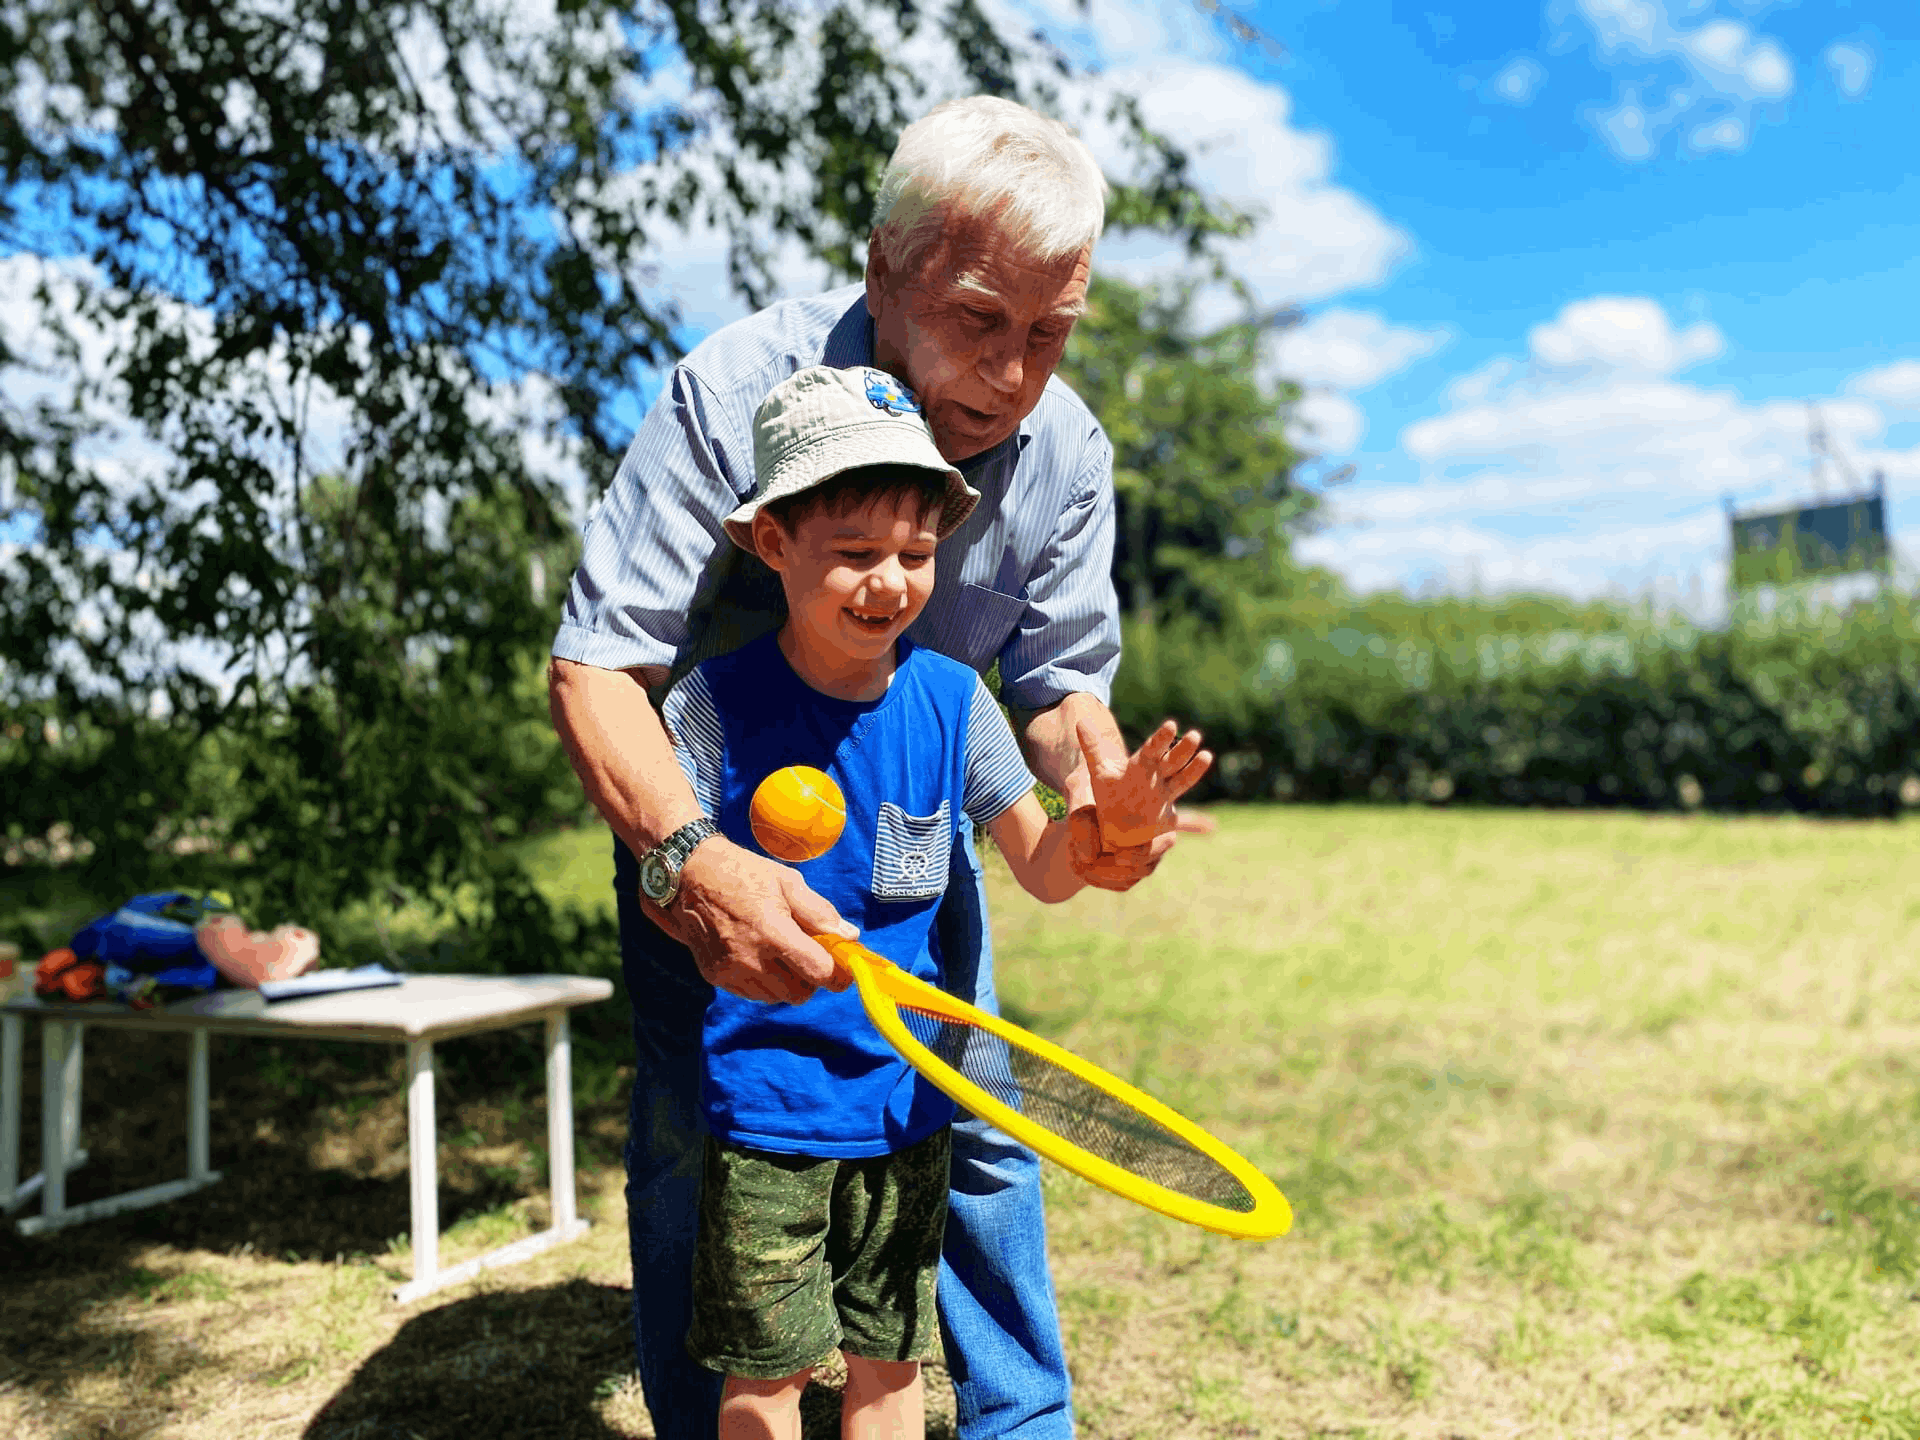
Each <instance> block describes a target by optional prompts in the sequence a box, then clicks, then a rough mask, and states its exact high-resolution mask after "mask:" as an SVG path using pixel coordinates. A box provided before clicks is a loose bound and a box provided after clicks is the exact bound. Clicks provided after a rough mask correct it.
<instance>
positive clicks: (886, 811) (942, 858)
mask: <svg viewBox="0 0 1920 1440" xmlns="http://www.w3.org/2000/svg"><path fill="white" fill-rule="evenodd" d="M952 857H953V821H952V818H951V812H950V811H949V810H948V809H947V802H946V801H945V800H942V801H941V802H940V808H939V809H938V810H936V811H934V812H933V814H931V815H909V814H908V813H907V812H906V811H904V810H902V809H901V808H900V807H899V806H898V805H896V804H894V803H893V802H892V801H891V800H882V801H881V802H880V820H879V830H878V833H876V834H875V835H874V837H873V896H874V899H876V900H932V899H934V898H935V897H937V896H939V895H941V894H943V893H944V892H945V890H946V888H947V865H948V862H949V861H950V860H951V859H952Z"/></svg>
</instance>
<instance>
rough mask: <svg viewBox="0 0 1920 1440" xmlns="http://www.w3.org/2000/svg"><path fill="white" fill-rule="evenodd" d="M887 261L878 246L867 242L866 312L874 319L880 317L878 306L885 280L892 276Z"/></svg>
mask: <svg viewBox="0 0 1920 1440" xmlns="http://www.w3.org/2000/svg"><path fill="white" fill-rule="evenodd" d="M892 273H893V272H892V271H890V270H889V269H887V262H886V259H885V257H884V256H882V255H881V253H880V247H879V246H878V245H875V244H874V243H873V242H872V241H868V242H867V314H868V315H869V316H870V317H872V318H873V319H875V320H878V319H879V318H880V307H881V304H882V302H883V301H884V300H885V298H886V293H887V281H888V279H889V278H890V277H891V276H892Z"/></svg>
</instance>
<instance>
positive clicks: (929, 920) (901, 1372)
mask: <svg viewBox="0 0 1920 1440" xmlns="http://www.w3.org/2000/svg"><path fill="white" fill-rule="evenodd" d="M754 463H755V473H756V476H757V480H758V484H757V488H756V493H755V495H754V498H753V499H752V500H751V501H749V502H748V503H747V504H745V505H742V506H741V507H740V508H739V509H738V510H736V511H734V513H733V514H732V515H730V516H728V517H727V520H726V521H725V527H726V531H727V534H728V536H729V537H730V538H731V539H732V540H733V542H734V543H735V544H737V545H739V546H741V547H742V548H744V549H747V550H750V551H752V552H753V553H754V554H757V555H758V556H759V557H760V558H761V559H762V560H763V561H765V562H766V564H767V565H768V566H769V567H770V568H771V569H772V570H773V571H774V572H775V573H776V574H777V575H778V576H779V579H780V583H781V586H782V588H783V589H784V590H785V592H786V598H787V610H788V618H787V620H786V622H785V624H784V625H782V627H781V628H780V629H779V631H778V632H777V633H776V634H773V635H769V636H766V637H764V638H762V639H760V640H758V641H755V642H753V643H751V644H749V645H747V646H745V647H744V648H742V649H740V650H738V651H736V652H734V653H733V654H731V655H727V656H723V657H721V658H718V659H714V660H708V661H706V662H705V663H703V664H702V665H700V666H699V667H697V668H696V669H694V670H693V671H691V672H690V673H689V674H688V675H687V676H686V677H685V678H684V679H683V680H682V681H681V682H680V684H679V685H678V687H677V688H676V689H675V690H674V691H673V692H672V694H671V695H669V696H668V698H667V701H666V704H665V707H664V712H665V717H666V721H667V725H668V728H669V731H670V732H671V733H672V735H673V736H674V739H675V744H676V747H677V751H678V754H679V758H680V762H681V765H682V768H683V769H684V770H685V771H686V774H687V777H688V779H689V780H690V781H691V783H692V785H693V788H694V793H695V794H696V795H697V796H698V797H699V798H700V801H701V804H702V806H703V808H704V809H705V810H706V812H707V814H708V815H709V816H711V817H712V818H713V820H714V821H715V823H716V824H717V825H718V827H719V829H720V831H721V832H722V833H724V834H725V835H726V836H727V837H728V838H730V839H731V840H733V841H735V842H736V843H738V844H741V845H746V846H753V845H754V844H755V841H754V837H753V833H752V830H751V828H750V826H749V824H748V807H749V804H750V802H751V800H752V796H753V792H754V790H755V788H756V787H757V786H758V785H759V783H760V781H761V780H762V779H764V778H765V777H766V776H768V775H770V774H772V773H773V772H774V771H776V770H779V769H782V768H783V767H785V766H788V765H810V766H813V767H816V768H818V769H821V770H824V771H826V772H827V773H828V774H829V775H830V776H832V778H833V779H834V780H835V781H836V782H837V783H838V785H839V787H840V790H841V792H842V793H843V795H844V796H845V799H846V823H845V827H844V829H843V831H842V833H841V837H840V839H839V841H838V842H837V843H836V844H835V845H834V846H833V847H832V848H831V849H829V850H828V851H827V852H826V853H825V854H824V855H821V856H819V857H818V858H816V859H813V860H809V861H806V862H804V863H802V864H801V865H799V866H798V867H797V868H798V869H799V871H800V873H801V874H802V875H803V876H804V877H805V878H806V881H807V883H808V884H809V885H810V886H811V887H812V888H813V889H814V890H815V891H817V892H818V893H819V894H821V895H822V896H824V897H825V898H826V899H828V900H830V901H831V902H832V903H833V904H834V906H835V907H836V908H837V909H838V911H839V913H840V914H841V915H842V916H844V917H845V918H846V919H848V920H850V921H852V922H853V923H854V924H855V925H857V926H858V927H859V928H860V931H861V936H862V939H863V941H864V943H866V944H867V945H868V946H870V947H871V948H873V949H874V950H876V951H878V952H880V953H881V954H883V955H885V956H886V957H887V958H889V959H890V960H892V961H893V962H894V963H895V964H898V965H900V966H902V967H904V968H905V969H907V970H910V971H911V972H912V973H914V974H915V975H918V976H920V977H922V978H923V979H927V980H931V981H934V982H936V983H938V981H939V980H940V960H939V954H938V950H937V944H936V941H935V939H934V935H933V918H934V912H935V910H936V908H937V907H938V906H939V903H940V897H941V894H942V892H943V890H944V889H945V887H946V883H947V867H948V861H949V857H950V854H951V852H952V849H953V846H954V843H955V837H956V834H957V827H958V824H959V817H960V815H961V813H962V812H964V813H965V814H966V815H967V816H969V817H970V818H971V819H972V821H973V823H974V825H975V826H977V827H980V828H983V829H985V830H986V831H987V832H988V833H989V834H990V835H992V836H993V839H994V842H995V843H996V844H997V845H998V846H999V847H1000V849H1001V852H1002V853H1003V854H1004V855H1005V856H1006V858H1007V863H1008V865H1009V866H1010V867H1011V869H1012V870H1013V873H1014V876H1015V877H1016V878H1017V879H1018V880H1019V882H1020V883H1021V884H1022V885H1023V886H1025V887H1026V889H1027V890H1028V891H1030V892H1031V893H1033V894H1034V895H1036V896H1038V897H1039V898H1041V899H1042V900H1047V901H1057V900H1064V899H1066V898H1067V897H1068V896H1069V895H1072V894H1073V893H1074V892H1075V891H1077V890H1078V889H1079V888H1080V885H1081V882H1080V880H1079V879H1078V877H1077V876H1076V875H1075V873H1074V871H1073V869H1072V866H1071V865H1070V863H1069V858H1068V851H1069V841H1068V836H1067V829H1066V826H1065V825H1064V824H1057V823H1049V821H1048V819H1047V816H1046V812H1045V811H1044V810H1043V809H1042V808H1041V805H1040V802H1039V801H1038V800H1037V799H1036V798H1035V797H1034V794H1033V776H1032V775H1031V774H1030V773H1029V772H1028V770H1027V767H1026V765H1025V763H1024V762H1023V760H1022V758H1021V755H1020V752H1019V749H1018V747H1017V746H1016V745H1015V742H1014V738H1013V734H1012V731H1011V730H1010V729H1009V727H1008V725H1007V722H1006V718H1005V717H1004V715H1002V713H1001V711H1000V709H999V707H998V706H997V705H996V704H995V703H994V701H993V698H992V696H991V695H990V694H989V693H988V691H987V689H986V686H985V685H984V684H983V683H982V682H981V680H980V677H979V676H977V675H976V674H974V672H973V671H972V670H970V669H968V668H967V667H966V666H964V665H962V664H960V663H959V662H958V661H954V660H950V659H948V658H946V657H945V656H942V655H937V654H934V653H933V652H931V651H928V650H922V649H919V648H917V647H915V646H914V645H913V643H912V642H911V641H909V640H908V639H907V638H906V631H907V629H908V628H909V627H910V626H911V625H912V624H913V622H914V620H915V619H916V618H917V617H918V616H919V614H920V612H921V610H922V609H923V608H924V607H925V606H926V603H927V599H928V597H929V596H930V595H931V594H932V593H933V578H934V550H935V547H936V545H937V544H938V543H939V542H940V541H941V540H942V539H943V538H945V537H946V536H947V535H948V534H950V533H951V532H952V531H953V530H954V529H955V528H957V527H958V526H959V525H960V524H961V522H962V521H964V520H965V519H966V518H967V515H968V513H969V512H970V511H971V510H972V509H973V506H974V504H975V502H976V501H977V500H978V499H979V496H978V494H977V493H976V492H974V491H973V490H972V489H971V488H969V487H968V486H967V484H966V483H965V481H963V480H962V479H961V477H960V475H959V473H958V472H957V471H956V470H954V469H953V468H952V467H951V466H950V465H948V464H947V463H946V461H945V460H943V459H942V458H941V457H940V454H939V452H938V450H936V449H935V448H934V443H933V437H932V433H931V432H930V431H929V430H928V428H927V425H926V422H925V420H924V419H923V418H922V416H921V414H920V411H919V406H918V404H917V403H916V402H915V400H914V398H913V397H912V396H911V395H909V394H908V393H906V391H905V390H903V389H902V388H901V387H900V385H899V383H898V382H897V381H895V380H894V379H893V378H892V377H891V376H889V375H886V374H884V373H882V372H880V371H878V370H870V369H864V368H861V369H853V370H834V369H829V368H827V367H824V366H815V367H813V368H810V369H806V370H801V371H799V372H798V373H797V374H795V375H793V376H792V377H791V378H789V379H788V380H786V381H784V382H783V383H781V384H780V385H779V386H777V387H776V388H775V389H774V390H773V392H772V393H771V394H770V395H769V396H768V397H767V399H766V401H765V403H764V404H762V406H761V407H760V410H759V413H758V414H757V415H756V416H755V420H754ZM703 1042H704V1043H703V1055H704V1059H703V1064H704V1072H703V1076H702V1101H703V1105H704V1109H705V1112H706V1121H707V1125H708V1128H709V1130H710V1132H711V1138H710V1139H709V1141H708V1143H707V1154H706V1170H705V1175H704V1180H703V1195H702V1201H701V1216H700V1221H701V1230H700V1238H699V1244H698V1249H697V1252H696V1256H695V1261H694V1319H693V1326H692V1329H691V1331H690V1333H689V1335H688V1337H687V1347H688V1350H689V1351H690V1353H691V1354H692V1355H693V1357H694V1358H695V1359H696V1360H698V1361H699V1362H700V1363H702V1364H703V1365H706V1366H708V1367H709V1368H712V1369H715V1370H719V1371H722V1372H723V1373H725V1375H726V1376H727V1381H726V1388H725V1391H724V1394H723V1398H722V1401H721V1408H720V1434H721V1435H722V1437H727V1440H733V1437H747V1436H752V1437H756V1440H758V1437H783V1440H785V1437H790V1440H798V1437H799V1434H800V1415H799V1401H800V1394H801V1391H802V1390H803V1389H804V1388H805V1387H806V1383H807V1379H808V1377H809V1376H810V1375H811V1374H812V1372H813V1370H814V1368H815V1367H816V1366H817V1365H819V1364H820V1363H821V1362H822V1361H823V1360H825V1359H826V1358H827V1357H828V1356H829V1355H830V1354H831V1353H832V1352H833V1351H834V1350H835V1349H839V1350H841V1351H842V1352H843V1353H844V1354H845V1356H846V1363H847V1387H846V1392H845V1399H844V1401H843V1404H842V1409H841V1434H842V1436H843V1437H853V1436H861V1437H868V1436H871V1437H880V1436H886V1437H889V1440H892V1437H898V1436H907V1435H919V1434H922V1433H924V1418H923V1417H924V1408H923V1403H922V1391H921V1380H920V1362H921V1361H923V1360H926V1359H928V1358H930V1357H931V1356H932V1354H933V1351H934V1335H935V1330H936V1320H935V1314H934V1278H935V1275H936V1272H937V1268H938V1265H939V1259H940V1241H941V1232H942V1228H943V1226H944V1223H945V1218H946V1207H947V1155H948V1126H949V1124H950V1123H951V1121H952V1118H953V1113H954V1112H953V1105H952V1103H951V1102H950V1101H948V1100H947V1099H946V1098H945V1097H944V1096H943V1095H941V1094H940V1093H939V1092H938V1091H937V1090H935V1089H933V1087H932V1086H930V1085H928V1084H927V1083H926V1082H924V1081H922V1080H920V1079H919V1078H918V1076H917V1075H916V1074H915V1073H914V1072H913V1071H912V1070H911V1069H910V1068H909V1067H908V1066H907V1064H906V1062H905V1061H903V1060H901V1059H900V1058H899V1056H898V1055H897V1054H896V1053H895V1052H894V1051H893V1049H892V1048H891V1047H890V1046H889V1045H888V1044H887V1043H886V1041H884V1040H882V1039H881V1038H880V1036H879V1034H878V1033H877V1032H876V1031H875V1030H874V1029H873V1027H872V1025H871V1024H870V1023H869V1022H868V1020H867V1017H866V1014H865V1012H864V1011H863V1010H862V1009H861V1006H860V1000H859V996H858V994H857V993H856V992H855V991H853V990H848V991H846V992H844V993H841V994H833V993H829V992H827V991H819V992H816V993H815V994H814V995H813V996H812V997H811V998H809V999H808V1000H807V1001H806V1002H805V1003H803V1004H800V1005H796V1006H780V1005H765V1004H760V1003H757V1002H754V1001H751V1000H745V999H742V998H740V997H738V996H735V995H730V994H728V993H727V992H725V991H719V992H716V993H715V995H714V999H713V1003H712V1004H711V1005H710V1006H709V1007H708V1010H707V1013H706V1020H705V1030H704V1036H703Z"/></svg>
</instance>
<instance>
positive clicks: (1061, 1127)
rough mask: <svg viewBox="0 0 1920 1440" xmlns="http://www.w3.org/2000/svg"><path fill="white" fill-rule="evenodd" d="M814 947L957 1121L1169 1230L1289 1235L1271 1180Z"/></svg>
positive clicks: (985, 1020) (845, 958) (1022, 1048)
mask: <svg viewBox="0 0 1920 1440" xmlns="http://www.w3.org/2000/svg"><path fill="white" fill-rule="evenodd" d="M814 938H815V939H816V940H818V941H819V942H820V943H821V944H822V945H824V946H825V947H826V949H827V952H828V953H829V954H831V955H832V956H833V958H834V961H835V963H836V964H838V965H839V966H840V968H841V969H843V970H845V971H846V972H847V973H848V974H850V975H851V976H852V977H853V980H854V983H855V984H856V985H858V986H859V987H860V1003H861V1004H862V1005H863V1006H865V1008H866V1012H867V1016H868V1018H869V1019H871V1020H872V1021H873V1024H874V1028H875V1029H877V1030H878V1031H879V1032H880V1033H881V1035H882V1036H884V1037H885V1038H886V1040H887V1043H888V1044H890V1045H892V1046H893V1048H894V1049H896V1050H898V1051H899V1052H900V1054H901V1055H902V1056H903V1057H904V1058H905V1059H906V1061H907V1063H908V1064H910V1065H912V1066H913V1068H914V1069H915V1070H917V1071H919V1072H920V1073H921V1074H922V1075H924V1076H926V1077H927V1079H928V1080H929V1081H931V1082H932V1083H933V1084H934V1085H935V1086H937V1087H938V1088H939V1089H940V1090H941V1091H942V1092H943V1093H944V1094H946V1095H947V1096H948V1097H949V1098H950V1099H951V1100H952V1101H953V1102H954V1103H955V1104H956V1105H958V1106H960V1107H961V1108H962V1109H963V1110H967V1111H969V1112H971V1113H972V1114H974V1115H977V1116H979V1117H980V1118H981V1119H982V1120H985V1121H986V1122H987V1123H988V1124H990V1125H993V1126H996V1127H997V1128H999V1129H1000V1130H1003V1131H1005V1132H1006V1133H1007V1134H1008V1135H1011V1136H1012V1137H1013V1138H1014V1139H1015V1140H1018V1141H1019V1142H1020V1143H1021V1144H1023V1145H1025V1146H1027V1147H1028V1148H1029V1149H1031V1150H1033V1151H1035V1152H1037V1153H1038V1154H1041V1155H1044V1156H1046V1158H1047V1159H1049V1160H1051V1161H1053V1162H1054V1163H1055V1164H1057V1165H1061V1166H1063V1167H1065V1168H1066V1169H1068V1170H1071V1171H1073V1173H1074V1174H1076V1175H1078V1176H1080V1177H1081V1178H1082V1179H1085V1180H1091V1181H1092V1182H1093V1183H1094V1184H1096V1185H1099V1186H1102V1187H1104V1188H1105V1189H1108V1190H1111V1191H1113V1193H1114V1194H1116V1195H1123V1196H1125V1197H1126V1198H1127V1199H1129V1200H1132V1201H1135V1202H1137V1203H1139V1204H1141V1205H1144V1206H1146V1207H1147V1208H1148V1209H1150V1210H1157V1211H1159V1212H1160V1213H1161V1214H1163V1215H1170V1216H1172V1217H1173V1218H1174V1219H1176V1220H1184V1221H1186V1222H1187V1223H1188V1224H1191V1225H1200V1226H1204V1227H1205V1228H1206V1229H1208V1230H1217V1231H1219V1232H1221V1233H1222V1234H1225V1235H1238V1236H1241V1237H1243V1238H1246V1239H1253V1240H1269V1239H1272V1238H1273V1237H1274V1236H1276V1235H1284V1234H1286V1233H1287V1231H1288V1229H1289V1228H1291V1227H1292V1225H1293V1210H1292V1207H1290V1206H1289V1205H1288V1204H1287V1197H1286V1196H1284V1195H1282V1194H1281V1193H1280V1191H1279V1188H1278V1187H1277V1186H1275V1185H1274V1183H1273V1182H1272V1181H1271V1180H1269V1179H1267V1177H1266V1176H1264V1175H1262V1174H1261V1173H1260V1172H1259V1171H1258V1170H1256V1169H1254V1168H1253V1166H1252V1165H1251V1164H1250V1163H1248V1162H1247V1161H1246V1160H1245V1159H1244V1158H1242V1157H1241V1156H1240V1155H1238V1154H1236V1153H1235V1152H1234V1151H1232V1150H1230V1149H1229V1148H1228V1147H1227V1146H1226V1145H1224V1144H1222V1143H1221V1142H1220V1141H1219V1140H1216V1139H1215V1138H1214V1137H1213V1136H1211V1135H1209V1134H1208V1133H1207V1132H1206V1131H1205V1130H1202V1129H1201V1128H1200V1127H1199V1126H1198V1125H1195V1124H1194V1123H1193V1122H1192V1121H1191V1120H1188V1119H1187V1118H1186V1117H1185V1116H1183V1115H1180V1114H1178V1113H1177V1112H1175V1111H1173V1110H1170V1109H1168V1108H1167V1107H1166V1106H1165V1105H1162V1104H1161V1103H1160V1102H1159V1101H1158V1100H1156V1099H1154V1098H1153V1097H1152V1096H1151V1095H1148V1094H1147V1093H1146V1092H1144V1091H1142V1090H1139V1089H1137V1088H1135V1087H1134V1086H1132V1085H1129V1084H1128V1083H1127V1082H1126V1081H1124V1080H1122V1079H1120V1077H1119V1076H1117V1075H1110V1074H1108V1073H1107V1072H1106V1071H1105V1070H1102V1069H1101V1068H1100V1067H1099V1066H1098V1065H1093V1064H1090V1063H1089V1062H1087V1061H1085V1060H1082V1059H1081V1058H1080V1057H1079V1056H1078V1055H1075V1054H1074V1053H1073V1052H1072V1051H1070V1050H1063V1049H1061V1048H1060V1047H1059V1046H1058V1045H1055V1044H1052V1043H1051V1042H1050V1041H1046V1040H1042V1039H1041V1038H1040V1037H1039V1036H1038V1035H1035V1034H1033V1033H1031V1032H1030V1031H1027V1030H1023V1029H1021V1028H1020V1027H1019V1026H1018V1025H1015V1024H1012V1023H1011V1022H1009V1021H1006V1020H1002V1019H1001V1018H1000V1017H999V1016H997V1015H989V1014H988V1013H987V1012H986V1011H984V1010H981V1009H979V1008H977V1007H975V1006H972V1005H969V1004H967V1003H966V1002H965V1001H964V1000H956V999H955V998H954V997H953V996H951V995H949V994H947V993H946V991H944V990H941V989H938V988H936V987H935V986H932V985H929V984H927V982H926V981H924V980H918V979H915V978H914V977H913V976H912V975H909V974H908V973H907V972H906V971H904V970H902V969H901V968H900V967H899V966H897V965H895V964H894V963H893V962H892V961H891V960H888V959H887V958H886V957H885V956H883V955H876V954H875V953H874V952H873V951H871V950H869V949H868V948H867V947H866V946H864V945H862V944H860V943H859V942H857V941H853V940H841V939H839V938H837V937H835V936H831V935H816V936H815V937H814Z"/></svg>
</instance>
